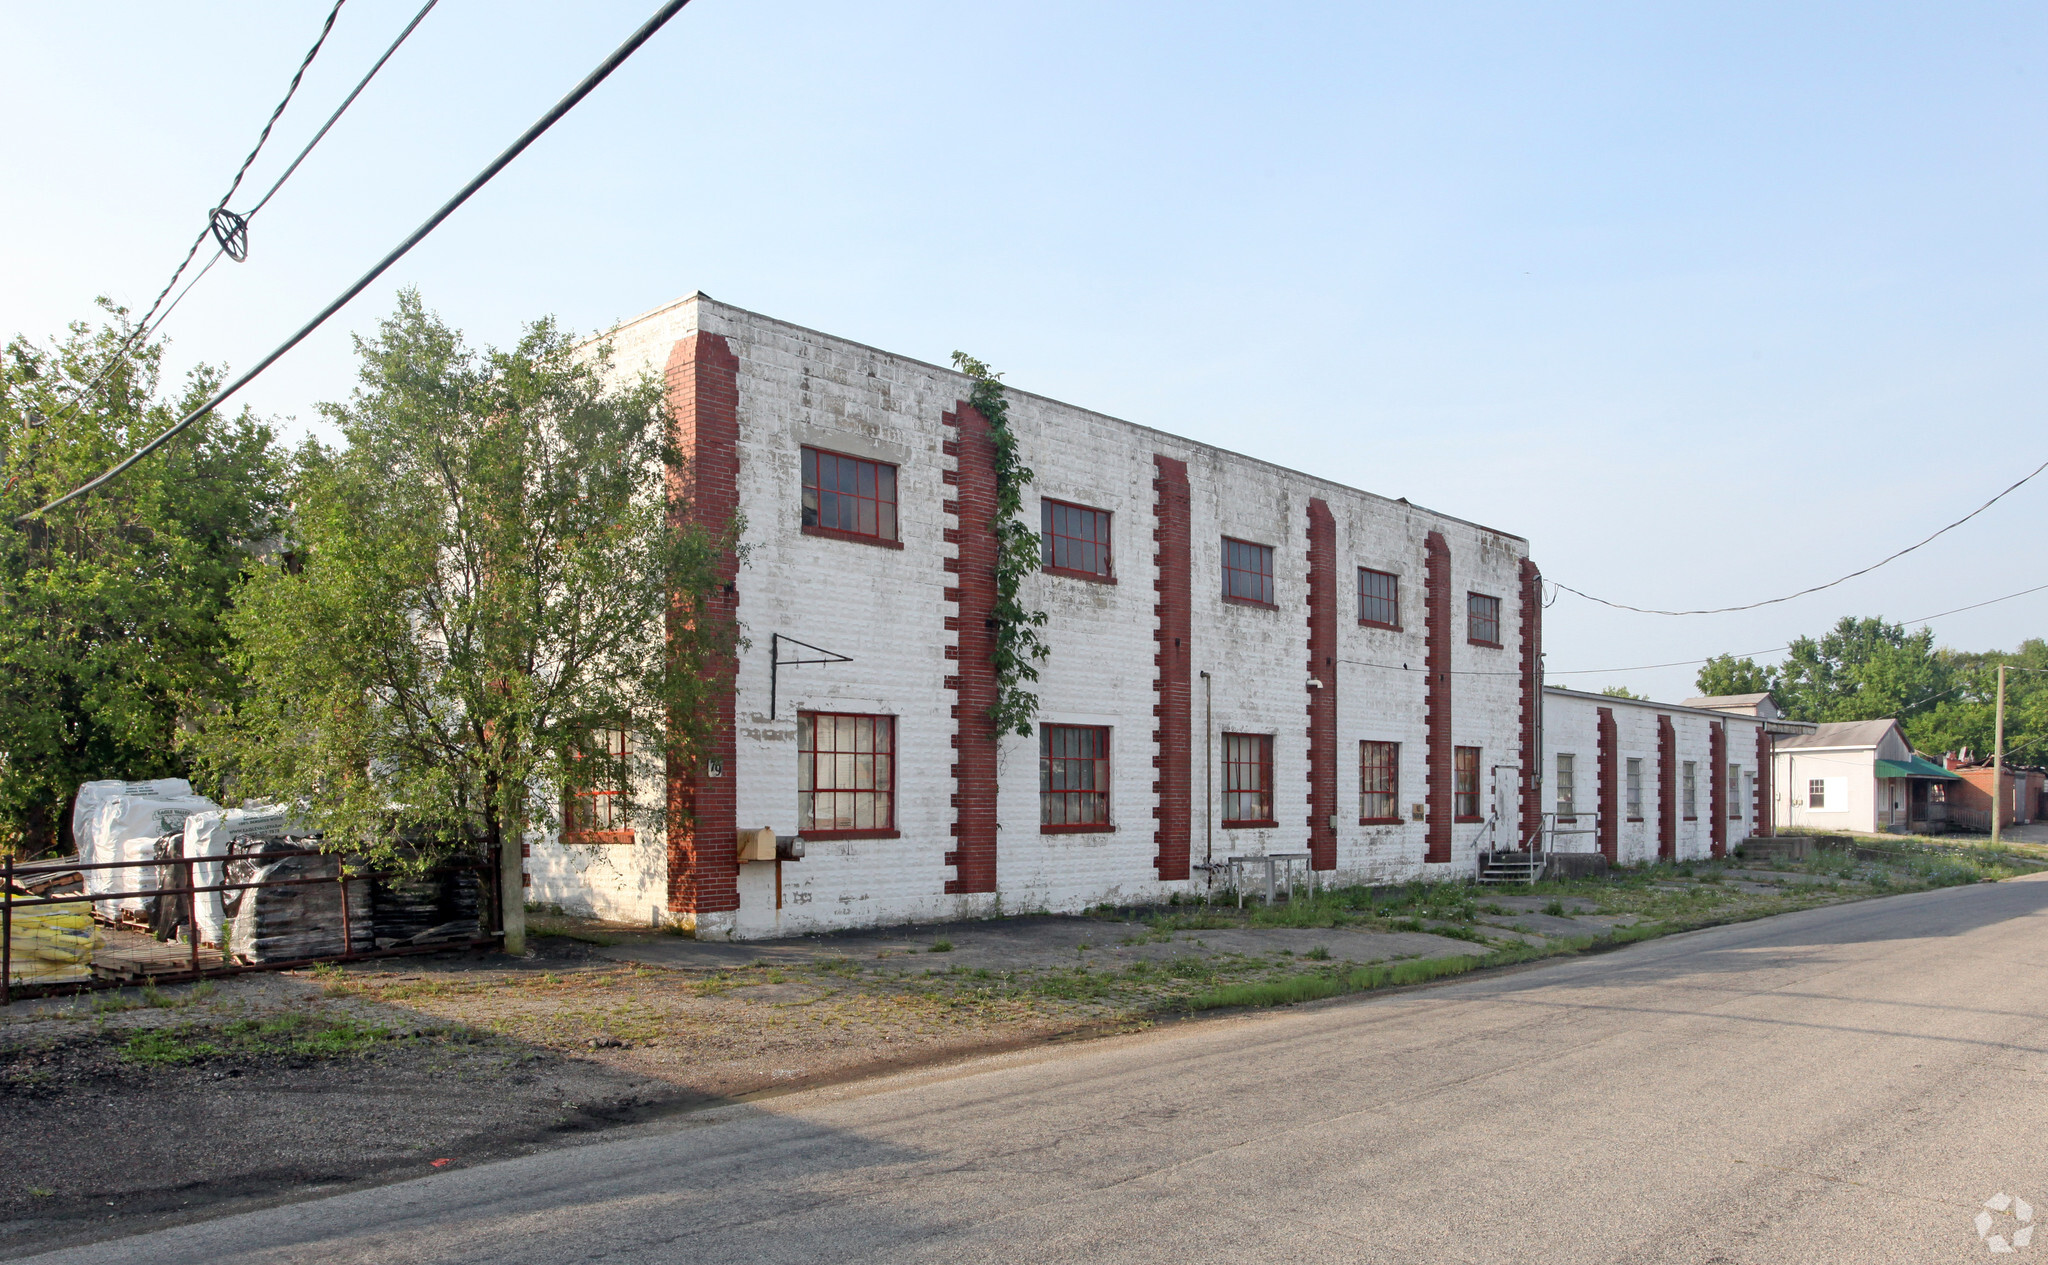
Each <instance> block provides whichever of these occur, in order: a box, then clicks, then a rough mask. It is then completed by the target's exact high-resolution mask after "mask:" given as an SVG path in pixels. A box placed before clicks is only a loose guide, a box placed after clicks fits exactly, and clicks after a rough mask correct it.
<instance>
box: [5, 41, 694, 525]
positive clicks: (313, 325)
mask: <svg viewBox="0 0 2048 1265" xmlns="http://www.w3.org/2000/svg"><path fill="white" fill-rule="evenodd" d="M689 2H690V0H667V3H665V4H663V5H662V6H661V8H659V9H657V10H656V11H655V13H654V16H653V17H651V18H649V19H647V21H646V22H644V23H643V24H641V26H640V29H639V30H637V31H635V32H633V34H631V35H630V36H628V37H626V42H625V43H623V44H621V45H619V46H618V47H617V48H616V49H613V50H612V54H611V56H609V57H607V58H605V59H604V60H603V61H602V62H600V63H599V64H598V66H597V68H596V69H594V70H592V71H591V72H590V73H589V74H588V75H585V76H584V77H583V81H582V82H581V83H579V84H577V85H576V86H575V87H574V88H572V89H570V91H569V95H567V96H565V97H563V98H562V99H561V100H560V101H558V102H556V103H555V105H554V107H553V108H552V109H550V110H549V111H548V112H547V113H546V114H543V115H542V116H541V117H540V118H539V119H537V120H535V121H534V123H533V125H532V126H531V127H528V128H527V129H526V131H525V132H523V133H521V134H520V136H519V139H518V140H515V141H513V142H512V144H511V145H510V146H509V147H507V148H506V150H505V152H503V153H501V154H499V155H498V156H497V157H496V158H494V159H492V160H491V162H490V164H489V165H488V166H486V167H485V168H484V169H483V170H482V171H480V172H478V173H477V174H476V175H475V176H473V177H471V178H470V181H469V183H468V184H465V185H464V186H462V188H461V189H460V190H459V191H457V192H456V194H455V196H454V197H452V198H450V199H448V201H446V202H444V203H442V205H441V208H440V209H439V210H437V211H435V212H434V213H433V214H432V215H430V216H428V217H427V219H426V221H425V222H424V223H422V224H421V225H420V226H419V227H418V228H416V229H414V230H413V231H412V232H411V233H410V234H409V235H408V236H407V237H406V239H405V240H404V241H402V242H400V243H399V244H398V245H397V246H396V247H394V248H392V250H391V252H390V253H389V254H387V255H385V256H384V258H382V259H380V260H378V261H377V264H376V266H374V267H372V268H371V269H370V270H369V271H368V272H366V273H364V274H363V275H362V276H361V277H358V278H357V279H356V280H355V282H354V283H353V284H351V285H350V286H349V287H348V289H346V290H344V291H342V292H341V294H340V295H338V296H336V297H335V299H334V300H333V301H332V302H330V303H328V305H327V306H326V307H324V308H322V309H320V311H319V313H318V314H317V315H315V316H314V317H313V319H312V320H310V321H307V322H306V323H305V325H303V326H301V327H300V328H299V330H298V332H297V333H295V334H293V335H292V336H291V337H290V338H287V339H286V340H285V341H284V342H282V343H280V344H279V345H278V346H277V347H276V348H275V349H274V350H272V351H271V352H270V353H269V354H268V355H266V356H264V357H263V359H261V360H259V361H257V362H256V363H255V364H254V365H252V366H251V367H250V368H249V369H248V371H247V372H245V373H243V374H242V376H241V377H239V378H236V379H235V380H234V381H233V382H230V383H229V384H228V385H226V386H225V387H222V388H221V389H220V390H219V391H217V392H215V393H214V395H213V398H211V399H209V400H207V401H206V402H205V403H204V404H201V405H200V406H199V407H198V408H196V409H193V410H192V411H191V412H190V413H187V414H186V415H185V416H184V417H182V418H180V419H179V420H178V421H177V423H176V424H174V425H173V426H172V427H171V428H170V429H169V430H166V431H165V432H164V433H163V434H161V435H158V436H157V437H156V438H155V439H152V440H150V441H149V442H148V443H146V444H144V445H143V446H142V447H140V448H138V449H136V450H135V452H134V453H133V454H131V455H130V456H129V457H128V458H127V459H126V460H124V461H121V462H120V463H119V464H117V465H115V466H114V467H113V468H111V469H109V470H108V471H107V472H106V473H105V474H102V475H100V476H99V477H98V478H95V479H92V480H90V481H89V482H86V483H82V484H80V485H79V486H77V487H75V488H73V489H72V490H71V491H69V492H66V493H65V494H64V495H62V496H60V497H58V498H57V499H56V500H54V501H51V502H50V503H49V504H48V505H45V506H43V507H42V508H41V509H38V510H33V511H31V512H30V513H27V514H23V515H22V516H21V517H20V518H19V519H17V520H16V521H17V522H24V523H25V522H27V521H28V520H29V519H31V518H35V517H37V516H38V515H42V514H47V513H49V512H50V511H51V510H53V509H56V508H57V507H58V506H59V505H62V504H64V503H65V502H66V501H70V500H74V499H76V498H77V497H81V496H84V495H85V494H86V493H88V492H90V491H92V490H93V489H95V488H98V487H100V486H102V485H104V484H106V483H108V482H111V481H112V480H114V479H116V478H118V477H120V475H121V474H122V473H124V472H125V471H127V470H128V469H129V468H130V467H132V466H134V465H135V464H136V463H137V462H139V461H141V460H142V459H143V458H144V457H147V456H148V455H149V454H151V453H153V452H155V451H156V450H157V449H159V448H161V447H163V446H164V445H165V444H166V443H169V442H170V441H171V439H172V438H174V437H175V436H177V435H178V434H180V433H181V432H183V431H184V430H185V429H186V428H187V427H189V426H191V425H192V424H193V423H195V422H197V421H198V420H199V419H200V418H202V417H205V416H206V415H207V414H208V413H211V412H213V410H214V409H216V408H218V407H220V405H221V404H222V403H224V402H225V401H226V400H227V399H228V398H229V397H230V396H232V395H234V393H235V392H237V391H239V390H241V389H242V388H243V387H245V386H247V385H248V384H249V383H250V382H252V381H254V380H255V378H256V376H257V375H258V374H260V373H262V372H263V371H264V370H265V369H268V368H269V367H270V366H271V365H272V364H275V363H276V362H277V361H278V359H280V358H281V357H282V356H283V355H284V354H285V353H286V352H288V351H290V350H291V349H292V348H294V347H296V346H298V345H299V343H300V342H302V341H304V339H305V338H306V337H307V336H308V335H309V334H311V333H312V332H313V331H314V330H316V329H319V328H320V327H321V326H322V325H324V324H326V323H327V320H328V318H329V317H331V316H333V315H334V314H335V313H336V312H339V311H340V310H341V309H342V308H343V307H346V306H347V305H348V302H349V300H351V299H353V298H355V297H356V296H357V295H358V294H361V293H362V292H363V291H364V290H365V289H367V288H369V285H370V283H371V282H373V281H375V280H376V279H377V278H378V277H381V276H383V275H384V273H385V271H386V270H387V269H389V268H390V267H391V265H393V264H395V263H397V262H398V261H399V260H400V259H402V258H404V257H405V255H406V253H407V252H409V251H410V250H412V248H413V247H415V246H417V245H419V244H420V242H421V241H423V240H425V238H426V236H427V234H429V233H431V232H433V231H434V230H435V229H436V228H438V227H440V225H441V221H443V220H445V219H447V218H448V217H449V216H450V215H453V214H454V213H455V211H456V209H457V208H458V207H460V206H461V205H462V204H463V203H465V202H467V201H469V199H470V197H471V196H472V195H474V194H475V193H476V191H477V190H479V189H481V188H483V187H484V186H485V185H486V184H489V183H490V182H491V179H492V178H493V177H495V176H496V175H497V174H498V173H499V172H501V171H503V170H504V169H505V168H506V167H508V166H510V165H511V163H512V160H513V159H515V158H517V157H519V155H520V154H522V153H524V152H525V151H526V147H527V146H529V145H531V144H533V143H534V142H535V141H537V140H539V139H540V137H541V135H542V134H543V133H545V132H546V131H547V130H548V129H549V128H551V127H553V126H554V125H555V124H556V123H558V122H560V121H561V118H562V116H563V115H565V114H567V113H568V112H569V111H571V110H573V109H575V108H576V106H577V104H578V103H580V102H581V101H582V100H583V98H585V97H587V96H589V95H590V93H591V92H592V91H593V90H594V89H595V88H596V87H597V85H599V84H601V83H603V82H604V81H605V80H606V79H607V78H609V77H610V76H611V73H612V72H613V71H614V70H617V69H618V68H619V67H620V66H621V65H623V64H624V63H625V61H626V59H627V58H629V57H631V56H632V55H633V54H634V53H635V52H638V51H639V49H640V46H641V45H642V44H645V43H646V42H647V41H648V40H649V39H651V38H652V37H653V36H654V33H655V32H656V31H659V30H660V29H661V28H662V27H663V26H666V25H667V24H668V21H669V19H670V18H673V17H674V16H675V15H676V14H677V13H679V12H681V11H682V8H683V6H684V5H686V4H688V3H689Z"/></svg>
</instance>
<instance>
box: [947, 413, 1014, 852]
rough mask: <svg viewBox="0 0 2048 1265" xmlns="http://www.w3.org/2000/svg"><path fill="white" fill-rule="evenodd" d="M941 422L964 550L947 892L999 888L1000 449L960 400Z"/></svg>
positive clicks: (952, 624) (953, 588) (958, 584)
mask: <svg viewBox="0 0 2048 1265" xmlns="http://www.w3.org/2000/svg"><path fill="white" fill-rule="evenodd" d="M954 409H955V411H954V412H951V413H948V414H946V415H945V417H944V418H943V419H942V420H943V421H944V422H945V424H946V425H948V426H952V427H956V428H958V430H959V432H960V435H959V438H958V439H951V440H947V441H946V442H945V445H944V450H945V452H946V454H947V455H949V456H953V457H956V458H958V461H957V462H955V468H954V469H952V470H947V471H945V472H944V474H943V476H942V477H943V478H944V479H945V481H946V482H947V483H948V484H950V485H952V486H953V489H954V492H953V495H954V497H955V498H957V499H954V500H949V501H947V502H946V503H945V505H944V507H943V508H944V510H945V512H946V513H947V514H949V515H951V516H952V517H953V520H954V525H953V526H952V527H948V528H947V529H946V533H945V538H946V539H947V540H949V541H951V542H952V543H954V544H955V545H957V546H958V556H957V557H953V558H947V559H946V560H945V568H946V570H947V572H948V573H949V574H948V576H947V579H948V581H949V582H950V584H949V587H948V588H947V589H946V600H947V601H949V602H951V603H953V605H954V614H953V615H952V616H951V617H949V618H948V619H947V620H946V627H948V628H950V629H953V630H954V631H955V632H957V633H958V634H959V646H958V649H957V653H958V656H959V657H958V660H957V663H956V673H955V675H952V676H949V677H947V678H946V688H947V689H949V690H951V691H953V850H952V851H951V852H948V853H946V858H945V860H946V864H947V865H950V866H952V867H953V873H954V877H953V878H950V879H947V880H946V891H948V892H992V891H994V890H996V748H997V743H998V742H999V741H1000V735H998V734H997V733H996V728H995V723H994V722H993V721H992V720H990V719H989V715H990V713H991V712H992V711H993V710H994V708H995V705H996V700H997V696H998V694H999V693H1000V691H999V690H998V688H997V684H996V665H995V630H994V629H993V628H992V627H991V624H992V623H993V621H994V619H995V613H996V550H997V545H996V533H995V520H996V508H997V502H996V447H995V441H994V439H993V438H992V437H991V435H990V433H989V425H988V419H987V418H985V417H983V416H982V415H981V414H980V413H978V412H976V411H975V410H974V407H973V406H972V405H970V404H968V403H967V401H965V400H962V401H960V402H959V403H958V404H957V405H955V406H954Z"/></svg>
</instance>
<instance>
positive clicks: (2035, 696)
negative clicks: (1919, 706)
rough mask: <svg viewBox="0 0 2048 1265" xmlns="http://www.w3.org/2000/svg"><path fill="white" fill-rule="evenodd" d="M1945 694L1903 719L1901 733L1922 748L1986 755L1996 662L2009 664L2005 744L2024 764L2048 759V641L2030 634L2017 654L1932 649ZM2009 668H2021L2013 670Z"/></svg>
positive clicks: (1993, 706)
mask: <svg viewBox="0 0 2048 1265" xmlns="http://www.w3.org/2000/svg"><path fill="white" fill-rule="evenodd" d="M1937 654H1938V656H1939V657H1940V659H1941V660H1942V663H1943V665H1944V670H1945V672H1946V673H1947V676H1948V681H1949V686H1950V693H1948V694H1947V695H1946V696H1944V697H1943V698H1942V699H1940V700H1939V701H1938V702H1936V703H1934V704H1933V705H1932V706H1930V707H1928V708H1926V709H1924V710H1923V711H1920V712H1919V713H1918V714H1916V715H1915V716H1913V717H1912V718H1911V719H1909V720H1907V721H1906V736H1907V737H1908V738H1909V739H1911V740H1912V743H1913V745H1914V747H1915V748H1917V749H1919V750H1921V751H1928V752H1934V753H1937V754H1938V753H1941V752H1947V751H1963V750H1965V749H1967V750H1969V751H1970V752H1971V753H1972V754H1973V755H1976V756H1989V755H1990V754H1991V751H1992V743H1993V737H1994V727H1995V724H1996V711H1997V694H1998V666H1999V665H2000V664H2001V663H2003V664H2006V665H2007V666H2008V669H2009V670H2008V672H2007V674H2006V687H2005V745H2006V751H2007V753H2008V754H2009V756H2010V757H2011V758H2012V759H2014V760H2016V761H2018V762H2020V763H2024V764H2040V763H2042V762H2043V760H2044V759H2048V745H2044V743H2048V642H2043V641H2042V640H2041V639H2040V638H2038V637H2036V638H2031V639H2029V640H2027V641H2026V642H2023V643H2022V644H2021V646H2020V648H2019V650H2018V651H2017V652H2014V653H2007V652H2005V651H1997V650H1994V651H1988V652H1974V651H1969V652H1966V651H1957V650H1941V651H1938V652H1937ZM2011 669H2020V670H2018V671H2013V670H2011Z"/></svg>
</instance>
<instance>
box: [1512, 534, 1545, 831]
mask: <svg viewBox="0 0 2048 1265" xmlns="http://www.w3.org/2000/svg"><path fill="white" fill-rule="evenodd" d="M1520 570H1521V573H1522V574H1521V580H1522V588H1521V598H1522V600H1521V612H1520V613H1521V623H1522V637H1521V642H1522V682H1521V684H1522V699H1521V704H1522V714H1521V722H1522V725H1521V728H1522V733H1521V738H1522V746H1521V751H1520V757H1519V763H1520V764H1521V766H1522V772H1521V788H1522V795H1521V821H1520V822H1519V828H1518V830H1517V844H1518V846H1520V845H1526V844H1527V843H1528V842H1529V840H1530V839H1531V838H1532V837H1533V836H1534V835H1535V833H1536V832H1537V831H1538V830H1540V829H1542V826H1543V776H1544V764H1543V573H1542V572H1541V571H1539V570H1537V569H1536V564H1535V562H1533V561H1532V560H1530V559H1528V558H1524V559H1522V563H1521V568H1520Z"/></svg>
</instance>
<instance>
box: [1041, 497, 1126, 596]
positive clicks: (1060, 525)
mask: <svg viewBox="0 0 2048 1265" xmlns="http://www.w3.org/2000/svg"><path fill="white" fill-rule="evenodd" d="M1038 506H1039V536H1038V538H1039V543H1040V545H1041V546H1042V548H1043V559H1044V566H1045V569H1046V570H1048V571H1057V572H1060V573H1061V574H1063V575H1078V576H1085V577H1087V578H1088V579H1091V580H1107V579H1109V578H1110V569H1109V558H1110V554H1109V511H1108V510H1092V509H1089V508H1088V507H1087V506H1085V505H1069V504H1067V503H1066V502H1065V501H1054V500H1041V501H1040V502H1039V503H1038Z"/></svg>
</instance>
